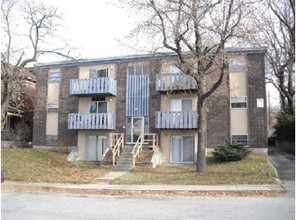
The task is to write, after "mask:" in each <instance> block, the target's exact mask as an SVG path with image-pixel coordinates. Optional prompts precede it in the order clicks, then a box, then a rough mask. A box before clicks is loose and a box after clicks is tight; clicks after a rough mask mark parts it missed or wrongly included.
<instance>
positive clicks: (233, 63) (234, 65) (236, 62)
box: [229, 58, 246, 72]
mask: <svg viewBox="0 0 296 220" xmlns="http://www.w3.org/2000/svg"><path fill="white" fill-rule="evenodd" d="M245 69H246V60H245V59H243V58H233V59H230V60H229V72H245Z"/></svg>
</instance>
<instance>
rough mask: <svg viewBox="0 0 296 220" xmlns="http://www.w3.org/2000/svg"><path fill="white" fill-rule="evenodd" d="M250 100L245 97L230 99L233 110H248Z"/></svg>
mask: <svg viewBox="0 0 296 220" xmlns="http://www.w3.org/2000/svg"><path fill="white" fill-rule="evenodd" d="M247 102H248V98H247V97H245V96H243V97H230V103H231V108H247Z"/></svg>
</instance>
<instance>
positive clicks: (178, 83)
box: [156, 73, 197, 92]
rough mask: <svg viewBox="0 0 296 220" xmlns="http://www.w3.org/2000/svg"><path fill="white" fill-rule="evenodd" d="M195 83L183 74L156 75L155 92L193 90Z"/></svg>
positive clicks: (190, 77)
mask: <svg viewBox="0 0 296 220" xmlns="http://www.w3.org/2000/svg"><path fill="white" fill-rule="evenodd" d="M196 88H197V83H196V81H195V80H194V79H193V77H192V76H189V75H185V74H163V73H161V74H157V75H156V91H160V92H161V91H174V90H194V89H196Z"/></svg>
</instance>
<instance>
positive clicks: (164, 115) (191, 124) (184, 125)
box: [155, 111, 197, 129]
mask: <svg viewBox="0 0 296 220" xmlns="http://www.w3.org/2000/svg"><path fill="white" fill-rule="evenodd" d="M155 127H156V128H159V129H194V128H197V113H196V112H195V111H187V112H156V115H155Z"/></svg>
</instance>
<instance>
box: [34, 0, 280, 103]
mask: <svg viewBox="0 0 296 220" xmlns="http://www.w3.org/2000/svg"><path fill="white" fill-rule="evenodd" d="M38 1H41V2H44V3H45V4H50V5H52V6H55V7H57V8H58V9H59V11H60V12H61V13H63V20H62V21H63V35H65V36H64V37H65V38H66V39H68V41H69V44H70V45H71V46H72V47H76V48H78V49H79V50H78V51H79V54H80V58H100V57H109V56H120V55H128V54H132V53H135V51H132V50H131V49H128V48H127V47H125V46H123V45H122V44H121V43H119V42H118V41H117V39H122V38H123V37H124V36H126V35H127V34H128V33H129V31H130V30H131V29H132V25H133V22H134V21H133V20H134V17H128V14H127V13H126V12H125V11H124V10H123V9H119V8H118V7H115V6H113V5H111V4H110V1H108V0H83V1H81V0H79V1H73V0H50V1H48V0H38ZM48 61H54V60H49V58H45V59H41V60H39V62H48ZM267 90H268V91H269V92H270V96H271V97H270V102H271V104H272V106H276V105H278V96H277V92H276V91H275V90H274V87H273V86H271V85H267Z"/></svg>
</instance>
